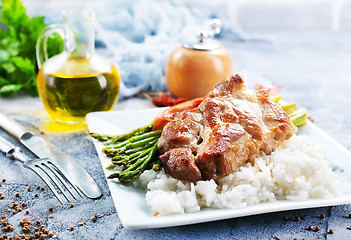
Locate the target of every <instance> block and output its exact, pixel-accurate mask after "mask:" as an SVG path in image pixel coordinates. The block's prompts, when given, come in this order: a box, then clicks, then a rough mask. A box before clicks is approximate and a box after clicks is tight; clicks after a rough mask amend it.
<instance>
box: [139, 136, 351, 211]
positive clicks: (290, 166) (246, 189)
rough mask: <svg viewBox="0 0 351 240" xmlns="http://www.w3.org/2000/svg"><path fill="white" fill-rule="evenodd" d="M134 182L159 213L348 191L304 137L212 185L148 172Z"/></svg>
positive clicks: (333, 194)
mask: <svg viewBox="0 0 351 240" xmlns="http://www.w3.org/2000/svg"><path fill="white" fill-rule="evenodd" d="M135 184H136V186H141V187H143V188H145V189H146V190H147V192H146V197H145V199H146V202H147V205H148V206H149V207H150V208H151V210H152V211H153V212H155V213H156V212H157V213H159V214H162V215H168V214H179V213H186V212H196V211H200V209H201V208H205V207H207V208H231V209H235V208H243V207H245V206H248V205H253V204H258V203H260V202H272V201H275V200H283V199H286V200H293V201H301V200H306V199H310V198H332V197H334V196H339V195H341V194H343V193H346V192H345V191H350V190H348V189H351V188H350V186H349V184H348V183H347V182H346V180H344V179H341V178H340V177H338V176H337V175H336V174H335V173H334V172H333V171H332V167H331V165H330V162H329V161H328V158H327V154H326V153H325V151H324V150H323V149H322V148H321V147H319V146H317V145H314V144H313V143H311V142H310V141H309V140H308V139H307V137H305V136H293V137H292V138H291V139H290V140H288V141H286V142H285V143H284V145H283V146H281V147H280V148H278V149H277V150H276V151H274V152H273V153H272V154H271V155H269V156H262V157H259V158H257V159H256V160H255V162H254V164H251V163H246V164H244V165H243V166H241V167H240V168H238V169H237V171H235V172H234V173H232V174H230V175H229V176H226V177H223V178H221V179H218V180H216V181H214V180H209V181H198V182H195V183H192V182H189V181H180V180H177V179H175V178H173V177H171V176H169V175H168V174H166V173H165V172H164V171H163V170H162V171H160V172H154V171H153V170H149V171H145V172H144V173H143V174H142V175H141V176H140V178H139V179H138V180H137V181H136V182H135ZM346 185H347V186H348V187H347V186H346ZM340 186H344V187H342V188H341V187H340Z"/></svg>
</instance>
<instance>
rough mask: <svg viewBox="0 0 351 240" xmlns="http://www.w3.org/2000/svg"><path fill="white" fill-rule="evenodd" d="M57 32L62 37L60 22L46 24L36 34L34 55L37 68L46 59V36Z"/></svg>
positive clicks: (62, 31)
mask: <svg viewBox="0 0 351 240" xmlns="http://www.w3.org/2000/svg"><path fill="white" fill-rule="evenodd" d="M54 33H57V34H59V35H60V36H61V38H62V39H64V30H63V25H62V24H50V25H48V26H46V27H45V28H44V29H43V30H42V31H41V33H40V34H39V36H38V39H37V44H36V57H37V64H38V68H39V69H40V68H41V66H42V65H43V64H44V62H45V61H46V60H47V59H48V51H47V40H48V38H49V37H50V36H51V35H52V34H54Z"/></svg>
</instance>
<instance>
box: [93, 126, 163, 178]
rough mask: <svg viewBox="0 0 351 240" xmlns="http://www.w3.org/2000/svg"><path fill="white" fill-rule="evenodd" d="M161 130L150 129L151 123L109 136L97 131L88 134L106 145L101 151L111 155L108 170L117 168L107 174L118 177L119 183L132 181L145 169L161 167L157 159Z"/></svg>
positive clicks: (158, 168)
mask: <svg viewBox="0 0 351 240" xmlns="http://www.w3.org/2000/svg"><path fill="white" fill-rule="evenodd" d="M161 133H162V130H155V131H152V124H149V125H147V126H144V127H141V128H138V129H135V130H133V131H131V132H128V133H125V134H122V135H117V136H110V135H102V134H97V133H91V134H90V135H91V136H92V137H93V138H95V139H97V140H99V141H101V142H103V143H104V145H106V147H105V148H103V149H102V151H103V152H104V153H105V154H106V155H107V156H108V157H111V161H112V164H111V165H110V166H108V167H107V169H109V170H117V171H116V172H115V173H113V174H111V175H110V176H108V178H109V179H113V178H118V180H119V181H120V182H121V183H128V182H132V181H134V180H135V179H136V178H137V177H138V176H140V175H141V174H142V173H143V172H144V171H145V170H146V169H151V168H152V169H154V170H155V171H157V170H160V169H161V164H160V163H159V161H158V157H157V156H158V150H157V142H158V139H159V138H160V136H161Z"/></svg>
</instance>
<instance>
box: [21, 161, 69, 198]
mask: <svg viewBox="0 0 351 240" xmlns="http://www.w3.org/2000/svg"><path fill="white" fill-rule="evenodd" d="M28 168H29V169H31V170H32V171H33V172H35V173H36V174H37V175H38V176H39V177H40V178H41V180H43V181H44V182H45V184H46V185H47V186H48V187H49V188H50V190H51V191H52V192H53V194H54V195H55V197H56V198H57V200H58V201H59V202H60V203H61V204H63V202H62V199H61V198H60V196H59V194H58V193H57V191H56V190H55V188H54V186H52V184H51V183H50V179H49V178H48V177H46V176H45V175H44V174H42V173H40V172H38V171H37V170H36V169H35V168H34V167H28Z"/></svg>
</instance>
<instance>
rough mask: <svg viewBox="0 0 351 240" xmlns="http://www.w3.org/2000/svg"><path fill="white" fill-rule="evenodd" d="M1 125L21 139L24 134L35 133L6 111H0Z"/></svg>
mask: <svg viewBox="0 0 351 240" xmlns="http://www.w3.org/2000/svg"><path fill="white" fill-rule="evenodd" d="M0 127H2V128H3V129H4V130H5V131H6V132H8V133H10V134H11V135H13V136H14V137H16V138H17V139H21V138H22V137H24V135H28V134H29V135H30V136H31V135H33V134H32V133H30V132H28V131H27V130H26V129H25V128H24V127H22V126H21V125H20V124H19V123H17V122H16V121H15V120H13V119H11V118H10V117H9V116H7V115H6V114H5V113H3V112H1V111H0Z"/></svg>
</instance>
